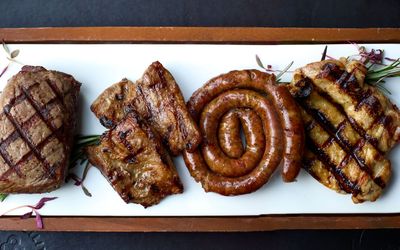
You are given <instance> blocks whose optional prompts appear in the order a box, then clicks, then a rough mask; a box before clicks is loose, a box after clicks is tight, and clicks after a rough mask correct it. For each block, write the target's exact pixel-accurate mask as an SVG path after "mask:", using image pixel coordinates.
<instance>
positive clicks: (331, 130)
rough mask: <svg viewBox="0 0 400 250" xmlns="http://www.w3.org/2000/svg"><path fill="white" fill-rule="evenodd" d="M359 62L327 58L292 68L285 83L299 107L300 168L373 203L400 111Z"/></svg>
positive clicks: (398, 130)
mask: <svg viewBox="0 0 400 250" xmlns="http://www.w3.org/2000/svg"><path fill="white" fill-rule="evenodd" d="M366 72H367V69H366V68H365V66H364V65H362V64H361V63H359V62H358V61H350V62H348V61H346V60H345V59H343V60H342V61H339V60H326V61H321V62H316V63H311V64H308V65H306V66H305V67H303V68H300V69H297V70H296V71H295V73H294V77H293V81H292V82H291V84H289V85H288V87H289V89H290V91H291V94H292V95H293V96H294V97H295V98H296V100H297V102H298V103H299V104H300V107H301V109H302V117H303V120H304V123H305V126H306V134H307V139H306V145H307V150H306V151H307V152H306V154H305V157H304V168H305V169H306V170H307V171H308V172H309V173H310V174H311V175H312V176H314V177H315V178H316V179H317V180H319V181H320V182H321V183H323V184H324V185H325V186H327V187H329V188H331V189H334V190H336V191H338V192H342V193H351V194H352V199H353V201H354V202H355V203H359V202H363V201H375V200H376V199H377V198H378V197H379V196H380V194H381V193H382V189H383V188H384V187H385V186H386V184H387V183H388V181H389V179H390V176H391V166H390V161H389V160H388V159H386V158H385V154H386V152H388V151H389V150H390V149H391V148H392V147H393V146H395V144H397V143H398V142H399V140H400V112H399V109H398V108H397V107H396V106H395V105H394V104H392V103H391V102H390V100H389V99H388V98H386V97H385V96H384V95H383V94H382V93H381V92H379V91H378V90H377V89H376V88H374V87H371V86H367V85H366V84H364V78H365V75H366Z"/></svg>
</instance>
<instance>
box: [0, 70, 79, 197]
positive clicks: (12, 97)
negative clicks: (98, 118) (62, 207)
mask: <svg viewBox="0 0 400 250" xmlns="http://www.w3.org/2000/svg"><path fill="white" fill-rule="evenodd" d="M79 89H80V83H78V82H77V81H76V80H75V79H74V78H73V77H72V76H70V75H67V74H64V73H61V72H57V71H48V70H46V69H45V68H43V67H34V66H24V67H23V68H22V70H21V71H20V72H19V73H18V74H17V75H15V76H14V77H12V78H11V79H10V80H9V81H8V83H7V86H6V87H5V89H4V91H3V93H2V94H1V96H0V106H1V113H0V193H42V192H49V191H51V190H54V189H56V188H58V187H60V186H61V185H62V184H63V182H64V179H65V175H66V171H67V166H68V159H69V154H70V151H71V145H72V138H73V136H74V130H75V127H76V117H75V114H76V109H77V101H78V95H79Z"/></svg>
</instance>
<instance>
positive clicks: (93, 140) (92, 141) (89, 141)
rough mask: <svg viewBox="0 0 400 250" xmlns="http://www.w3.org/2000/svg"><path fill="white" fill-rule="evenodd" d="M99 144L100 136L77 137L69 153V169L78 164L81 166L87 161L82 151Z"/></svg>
mask: <svg viewBox="0 0 400 250" xmlns="http://www.w3.org/2000/svg"><path fill="white" fill-rule="evenodd" d="M99 142H100V135H84V136H77V137H76V139H75V144H74V147H73V149H72V152H71V158H70V164H69V168H73V167H75V166H76V165H77V164H78V163H79V164H83V163H84V162H85V161H87V156H86V154H85V152H84V149H85V148H86V147H87V146H90V145H96V144H98V143H99Z"/></svg>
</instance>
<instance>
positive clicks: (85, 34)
mask: <svg viewBox="0 0 400 250" xmlns="http://www.w3.org/2000/svg"><path fill="white" fill-rule="evenodd" d="M0 39H2V40H4V41H5V42H6V43H218V44H228V43H235V44H294V43H344V42H348V41H352V42H363V43H373V42H374V43H377V42H379V43H400V28H368V29H353V28H351V29H343V28H340V29H331V28H329V29H328V28H205V27H82V28H16V29H14V28H13V29H8V28H0ZM94 209H95V208H94ZM43 221H44V225H45V229H44V230H47V231H102V232H131V231H136V232H197V231H210V232H211V231H213V232H215V231H266V230H278V229H361V228H362V229H370V228H400V214H366V215H359V214H357V215H355V214H354V215H352V214H346V215H338V214H336V215H334V214H332V215H331V214H330V215H263V216H248V217H243V216H241V217H67V216H64V217H45V218H44V219H43ZM0 230H26V231H34V230H37V228H36V224H35V222H34V218H32V219H27V220H21V219H20V218H19V217H16V216H6V217H1V218H0Z"/></svg>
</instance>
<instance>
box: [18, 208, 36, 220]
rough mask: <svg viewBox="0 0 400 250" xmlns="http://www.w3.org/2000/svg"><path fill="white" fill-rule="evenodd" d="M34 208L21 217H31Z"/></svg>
mask: <svg viewBox="0 0 400 250" xmlns="http://www.w3.org/2000/svg"><path fill="white" fill-rule="evenodd" d="M32 213H33V210H32V211H30V212H27V213H26V214H23V215H21V217H20V218H21V219H28V218H29V217H31V216H32Z"/></svg>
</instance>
